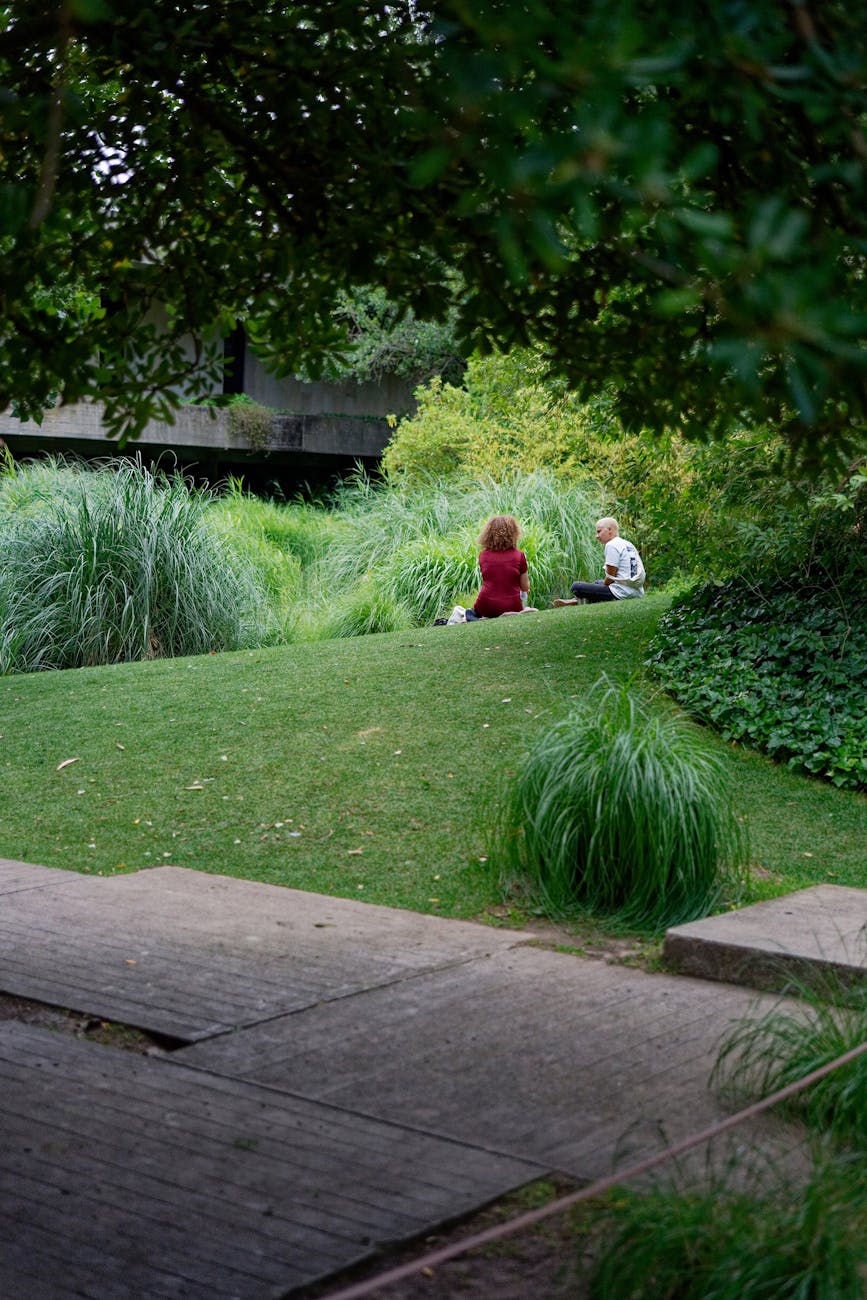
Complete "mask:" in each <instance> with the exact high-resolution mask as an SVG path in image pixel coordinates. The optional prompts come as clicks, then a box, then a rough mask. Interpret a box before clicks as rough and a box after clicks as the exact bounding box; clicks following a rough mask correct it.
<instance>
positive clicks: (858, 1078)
mask: <svg viewBox="0 0 867 1300" xmlns="http://www.w3.org/2000/svg"><path fill="white" fill-rule="evenodd" d="M789 992H790V993H791V992H795V993H797V995H798V999H797V1001H792V1000H791V998H789V999H787V1000H781V1001H780V1003H779V1004H778V1005H777V1006H775V1007H772V1008H771V1009H770V1010H769V1011H768V1012H766V1013H765V1014H764V1015H761V1016H759V1017H757V1018H755V1017H750V1018H749V1019H746V1020H744V1021H743V1022H741V1023H740V1024H738V1025H736V1026H735V1028H734V1030H733V1031H732V1032H731V1033H730V1034H729V1035H728V1037H727V1038H726V1040H725V1042H724V1043H723V1046H722V1049H721V1051H720V1054H719V1057H718V1059H717V1063H716V1067H715V1069H714V1075H713V1083H714V1086H715V1087H716V1088H717V1090H718V1091H719V1093H720V1094H721V1096H722V1097H723V1098H724V1099H725V1100H726V1101H727V1102H731V1103H732V1104H734V1105H741V1104H743V1105H747V1104H749V1103H750V1102H753V1101H758V1100H759V1099H760V1098H762V1097H767V1096H769V1095H770V1094H771V1093H772V1092H776V1091H777V1090H778V1089H780V1088H784V1087H786V1085H787V1084H790V1083H794V1082H795V1081H796V1080H798V1079H802V1078H804V1076H805V1075H807V1074H810V1073H812V1071H813V1070H818V1069H820V1068H821V1067H822V1066H823V1065H829V1064H830V1063H831V1061H834V1060H836V1059H837V1057H839V1056H843V1055H845V1054H846V1053H847V1052H850V1051H852V1050H853V1049H854V1048H856V1047H860V1046H861V1044H862V1043H867V987H865V986H864V985H860V986H857V987H855V988H845V987H843V986H841V985H839V984H836V983H833V982H832V983H826V984H825V986H824V987H821V988H818V989H817V988H815V987H807V986H806V985H804V984H803V983H799V982H796V983H795V984H794V985H793V987H792V988H790V990H789ZM785 1109H786V1112H787V1113H788V1114H791V1115H794V1116H796V1117H797V1118H798V1119H801V1120H803V1122H804V1123H805V1124H807V1126H808V1127H809V1128H810V1129H812V1130H814V1131H816V1132H819V1133H825V1134H832V1135H833V1136H834V1138H836V1139H837V1141H839V1142H840V1143H843V1144H849V1145H852V1146H854V1147H857V1148H859V1149H860V1150H861V1152H862V1153H863V1152H867V1054H864V1055H862V1056H859V1057H856V1058H855V1060H854V1061H850V1062H849V1064H848V1065H845V1066H841V1067H840V1068H838V1069H836V1070H833V1071H832V1072H831V1073H830V1074H828V1075H826V1076H825V1078H824V1079H820V1080H818V1082H816V1083H813V1084H811V1085H810V1086H809V1087H808V1088H805V1089H803V1090H802V1091H801V1092H798V1093H796V1094H795V1096H794V1097H792V1098H791V1099H790V1100H789V1101H787V1102H786V1103H785Z"/></svg>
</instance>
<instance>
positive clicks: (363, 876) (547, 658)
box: [0, 595, 867, 917]
mask: <svg viewBox="0 0 867 1300" xmlns="http://www.w3.org/2000/svg"><path fill="white" fill-rule="evenodd" d="M665 606H666V601H665V598H664V597H662V596H659V595H655V596H649V597H648V598H647V599H646V600H644V601H631V602H629V603H627V604H617V605H611V606H603V607H597V608H595V609H594V608H589V607H584V608H578V609H574V608H571V609H564V610H550V611H544V612H542V613H539V614H537V615H536V614H534V615H531V614H526V615H522V616H520V617H518V618H507V619H501V620H498V621H496V622H482V623H477V624H473V625H469V626H460V627H455V628H426V629H424V630H421V631H413V632H399V633H390V634H385V635H379V636H371V637H364V638H357V639H353V640H347V641H332V642H318V643H316V644H310V645H295V646H288V647H281V648H277V649H269V650H258V651H253V652H240V653H236V654H226V655H211V656H205V657H202V658H194V659H177V660H163V661H158V662H153V663H145V664H125V665H120V666H116V667H108V668H97V669H79V670H73V671H67V672H55V673H39V674H33V675H28V676H18V677H7V678H4V679H2V680H0V733H2V739H0V766H2V774H3V794H2V802H0V854H2V855H3V856H5V857H8V858H20V859H23V860H26V861H30V862H37V863H44V864H47V865H49V866H58V867H66V868H70V869H74V870H86V871H90V872H97V873H103V874H109V873H113V872H116V871H124V870H137V869H140V868H142V867H148V866H155V865H158V864H163V863H174V864H176V865H178V866H184V867H192V868H195V869H197V870H201V871H212V872H219V873H224V874H228V875H237V876H244V877H248V878H251V879H256V880H264V881H270V882H275V883H279V884H283V885H289V886H293V887H295V888H299V889H310V890H317V891H320V892H325V893H332V894H339V895H343V896H349V897H356V898H363V899H367V900H369V901H371V902H377V903H386V904H391V905H394V906H398V907H406V908H413V909H416V910H419V911H429V912H439V913H442V914H445V915H450V916H463V917H467V916H475V915H479V914H481V913H483V912H484V911H485V909H487V908H490V907H492V906H493V905H495V904H497V903H498V902H499V901H500V894H499V891H498V887H497V881H496V880H495V879H494V878H493V873H492V872H491V870H490V868H489V867H488V864H487V861H486V856H485V855H486V826H487V824H488V823H489V821H490V817H491V812H492V808H493V807H494V804H495V801H496V799H497V792H498V789H499V784H500V782H501V781H502V780H503V779H504V778H505V777H506V776H507V774H508V773H509V772H510V771H512V770H514V768H515V765H516V764H517V762H518V761H519V760H520V758H521V756H522V754H523V753H524V751H525V748H526V746H527V745H528V743H529V742H530V741H531V740H532V738H533V737H534V736H535V735H536V734H537V732H538V731H539V729H540V728H542V727H545V726H547V725H548V724H549V723H551V722H553V721H555V720H556V719H558V718H560V717H561V716H562V715H563V714H564V713H565V712H566V711H568V709H569V707H570V705H571V704H572V703H573V702H574V701H575V700H578V699H581V698H582V697H583V696H584V694H585V692H586V691H587V690H588V689H589V687H590V686H591V685H592V684H593V682H594V681H595V680H596V679H597V677H598V676H599V674H600V673H601V672H602V671H605V672H606V673H607V674H608V676H609V677H610V678H612V679H618V680H622V679H634V681H635V689H636V690H640V691H642V692H643V693H646V692H649V691H650V690H652V685H651V684H650V683H648V681H647V679H646V677H645V675H644V669H643V659H644V657H645V653H646V647H647V644H648V642H649V640H650V637H651V636H652V634H653V630H654V627H655V624H656V621H657V619H658V617H659V615H660V614H661V613H662V611H663V610H664V608H665ZM713 743H715V744H716V745H717V746H718V748H719V750H720V751H721V752H722V753H724V754H725V755H726V756H727V762H728V763H729V764H730V766H731V769H732V774H733V778H734V782H735V798H736V802H737V806H738V810H739V812H740V813H741V814H742V815H743V816H744V817H745V818H746V821H747V824H748V826H749V829H750V833H751V842H752V858H753V861H754V863H755V864H756V865H757V866H758V867H759V872H758V874H757V879H756V882H755V885H754V887H753V889H754V892H753V896H754V897H762V896H766V895H768V894H771V893H780V892H783V891H785V890H787V889H791V888H798V887H801V886H804V885H808V884H812V883H815V882H817V881H830V882H833V883H837V884H851V885H867V863H865V852H864V843H865V830H867V799H865V798H864V797H862V796H859V795H854V794H851V793H846V792H842V791H839V790H836V789H834V788H832V787H830V786H828V785H825V784H823V783H820V782H817V781H813V780H809V779H807V778H803V777H798V776H795V775H793V774H791V773H789V772H787V771H785V770H784V769H782V768H780V767H778V766H775V765H774V764H772V763H770V762H768V761H767V760H766V759H764V758H762V757H760V756H758V755H755V754H751V753H747V752H745V751H741V750H737V749H734V748H732V747H730V746H727V745H725V744H723V743H722V742H721V741H719V740H716V741H714V742H713ZM70 759H74V760H76V761H75V762H68V760H70ZM64 763H66V766H62V764H64Z"/></svg>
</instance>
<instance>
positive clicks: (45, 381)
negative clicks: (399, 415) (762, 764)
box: [0, 0, 867, 459]
mask: <svg viewBox="0 0 867 1300" xmlns="http://www.w3.org/2000/svg"><path fill="white" fill-rule="evenodd" d="M864 18H865V13H864V9H863V6H862V5H861V4H858V3H851V2H850V3H848V4H844V3H838V2H837V0H825V2H824V3H823V4H821V5H818V4H816V5H814V6H812V7H811V5H810V3H808V2H807V0H748V2H747V0H706V3H703V4H700V5H696V4H695V3H694V2H693V0H669V3H667V4H665V5H659V4H652V3H649V0H587V2H586V3H583V4H580V5H576V4H575V3H574V0H547V2H546V3H541V2H540V0H479V2H478V3H474V4H467V3H464V0H431V3H429V4H427V5H425V4H424V3H423V2H422V0H395V2H393V3H389V4H386V5H382V4H369V3H364V2H363V0H351V2H350V0H328V3H318V4H317V3H298V4H289V3H282V2H281V0H257V3H256V4H253V5H251V4H250V3H249V0H147V3H142V0H55V3H49V2H47V0H19V2H18V3H16V4H15V5H14V6H11V5H0V252H2V259H0V403H2V404H5V403H9V402H15V403H17V404H18V408H19V409H20V410H21V412H22V413H23V414H25V415H27V414H30V415H33V414H36V413H38V412H39V411H40V410H41V408H42V407H43V406H45V405H46V404H48V403H50V401H51V400H52V396H51V395H52V394H59V395H61V396H62V397H63V398H64V399H66V400H72V399H75V398H79V397H99V398H102V399H103V400H105V401H106V403H107V408H108V412H109V417H110V420H111V427H112V429H113V430H114V431H115V432H122V431H124V430H128V431H130V432H132V433H135V432H136V430H137V429H139V428H140V427H141V425H142V423H143V421H144V419H145V418H146V417H147V415H148V414H149V413H150V412H151V411H153V410H154V409H156V410H159V411H161V412H163V413H165V412H166V411H167V410H168V409H169V407H170V405H171V399H170V398H168V397H166V396H164V395H161V394H163V391H164V390H165V389H166V388H167V387H170V386H171V385H172V383H176V382H177V381H178V380H179V379H180V377H181V376H182V374H183V372H184V369H185V367H187V366H188V358H187V357H186V355H185V353H184V350H183V347H182V336H183V335H184V334H185V333H186V332H188V331H189V332H192V333H193V334H195V335H199V336H202V337H207V336H208V334H209V332H213V331H214V330H216V329H219V328H221V327H223V328H225V327H227V326H228V325H229V324H230V323H232V322H234V320H235V319H237V318H242V319H244V320H245V322H246V324H247V328H248V330H249V332H250V333H251V335H252V337H253V338H254V340H255V341H256V342H257V344H258V346H259V347H260V349H261V350H262V351H263V353H264V354H265V355H266V357H267V359H269V360H270V361H271V363H272V364H273V365H274V366H275V367H277V368H278V369H279V370H281V371H282V372H284V373H288V372H292V371H294V370H297V369H299V368H300V367H301V366H304V367H306V369H307V370H308V371H311V370H315V369H316V367H317V366H318V365H320V364H322V363H324V362H326V361H327V360H328V359H329V358H333V356H334V354H335V352H339V350H340V346H341V341H342V340H344V339H345V328H344V327H342V326H341V324H340V322H339V321H337V320H335V317H334V313H333V308H334V305H335V301H336V298H337V295H338V294H339V293H340V292H345V291H347V290H350V289H352V288H353V287H357V286H361V285H375V286H377V287H379V288H381V289H382V290H384V291H385V292H386V293H387V294H388V296H389V298H390V299H391V300H392V301H394V302H395V303H397V304H399V305H400V306H401V307H406V308H411V309H412V310H413V311H414V312H415V314H416V316H418V317H419V318H421V319H425V318H443V317H444V316H445V314H446V313H447V311H448V310H449V308H450V307H451V306H455V307H456V308H457V311H458V319H459V327H460V329H461V331H462V333H463V336H464V338H465V339H466V341H467V344H468V345H470V344H473V345H475V346H481V347H483V348H484V347H492V346H499V347H508V346H510V345H512V344H513V343H516V342H517V343H526V342H529V341H536V342H538V343H540V344H541V345H542V347H543V349H544V353H545V355H546V357H547V358H548V360H549V363H550V365H551V367H552V369H553V371H554V372H556V373H558V374H559V375H561V376H563V377H564V378H565V379H566V380H567V381H568V382H569V384H570V385H571V386H572V387H574V388H575V389H576V390H577V391H578V392H579V394H583V395H589V394H590V393H593V392H597V391H599V390H600V389H601V388H602V387H603V385H605V384H606V383H609V384H611V383H613V386H614V390H615V392H616V403H617V409H618V413H619V415H620V416H621V418H622V419H623V420H624V421H625V423H626V425H627V427H635V426H637V425H642V426H650V427H655V428H660V429H661V428H664V427H678V428H680V429H682V430H683V431H684V432H685V433H686V434H687V435H688V436H692V437H704V436H708V435H711V434H713V433H714V432H718V431H720V430H722V429H724V428H726V427H728V426H729V425H730V423H731V422H732V421H734V420H738V419H744V418H748V419H752V420H756V421H760V422H763V423H766V422H773V423H774V424H775V425H776V426H777V427H779V428H780V429H781V430H782V431H783V432H784V434H785V436H786V437H787V438H788V440H789V442H790V444H791V445H792V446H793V447H796V448H797V449H798V450H799V451H800V453H801V454H802V456H803V457H805V458H807V459H809V457H810V456H814V457H821V456H825V457H826V458H828V457H833V456H835V455H836V456H844V455H847V454H851V453H852V451H853V450H854V449H855V448H856V447H858V446H859V444H860V441H861V439H862V437H863V429H864V420H865V413H867V383H865V379H867V347H865V336H867V289H865V252H867V243H865V236H867V78H865V73H867V44H865V42H867V24H865V22H864ZM446 268H451V269H453V270H454V271H455V272H456V273H457V276H456V277H454V276H453V277H451V278H450V277H449V276H448V275H447V274H446ZM455 283H460V284H461V285H462V288H461V292H460V296H459V300H458V301H457V302H456V303H452V302H451V301H450V298H451V294H450V291H449V286H450V285H453V284H455ZM155 302H161V303H162V304H164V305H165V307H166V309H167V310H168V313H169V328H168V330H165V329H161V328H158V327H157V326H156V324H155V323H154V322H153V319H152V318H151V317H149V312H150V311H151V308H152V304H154V303H155Z"/></svg>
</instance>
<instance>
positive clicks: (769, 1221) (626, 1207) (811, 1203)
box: [589, 1150, 867, 1300]
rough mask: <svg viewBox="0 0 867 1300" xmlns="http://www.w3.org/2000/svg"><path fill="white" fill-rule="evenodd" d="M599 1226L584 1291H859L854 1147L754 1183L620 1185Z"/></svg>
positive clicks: (699, 1297) (765, 1294) (634, 1297)
mask: <svg viewBox="0 0 867 1300" xmlns="http://www.w3.org/2000/svg"><path fill="white" fill-rule="evenodd" d="M605 1228H606V1230H605V1232H604V1237H603V1243H602V1245H601V1247H600V1250H599V1252H598V1254H597V1258H596V1262H595V1266H594V1268H593V1270H592V1276H591V1279H590V1285H589V1296H590V1298H591V1300H647V1297H648V1296H653V1300H709V1297H713V1300H808V1298H809V1300H863V1297H864V1280H865V1264H867V1246H865V1243H867V1190H865V1186H864V1179H863V1155H861V1156H860V1157H859V1158H854V1157H841V1156H839V1155H838V1156H831V1155H829V1154H828V1152H827V1150H820V1151H819V1152H818V1155H817V1159H816V1161H815V1164H814V1168H813V1170H812V1173H811V1175H810V1176H809V1178H808V1179H807V1181H806V1183H805V1184H804V1185H803V1186H801V1185H797V1186H792V1185H789V1184H788V1183H781V1184H780V1185H779V1186H777V1187H776V1188H774V1189H772V1190H770V1191H768V1190H765V1191H764V1192H755V1191H751V1190H743V1191H734V1190H727V1189H726V1188H725V1187H723V1188H719V1187H716V1188H713V1189H711V1190H707V1191H701V1192H682V1191H677V1190H676V1191H667V1190H658V1191H653V1192H650V1193H647V1194H642V1193H638V1192H632V1191H628V1192H626V1193H625V1194H623V1195H620V1196H618V1197H617V1198H616V1199H615V1200H614V1201H613V1203H612V1207H611V1209H610V1210H609V1211H608V1212H607V1213H606V1215H605Z"/></svg>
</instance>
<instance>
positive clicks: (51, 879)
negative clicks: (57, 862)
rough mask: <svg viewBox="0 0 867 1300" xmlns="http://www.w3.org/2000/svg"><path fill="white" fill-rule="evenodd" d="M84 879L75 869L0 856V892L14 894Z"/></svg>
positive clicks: (70, 883)
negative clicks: (39, 864) (17, 860)
mask: <svg viewBox="0 0 867 1300" xmlns="http://www.w3.org/2000/svg"><path fill="white" fill-rule="evenodd" d="M84 879H85V877H84V876H82V875H80V874H78V873H77V872H75V871H63V870H61V869H60V868H59V867H40V866H36V865H35V864H34V863H32V862H16V861H14V860H13V859H12V858H0V894H15V893H18V892H19V890H22V889H45V888H46V887H50V886H53V885H75V884H76V882H81V881H83V880H84Z"/></svg>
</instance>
